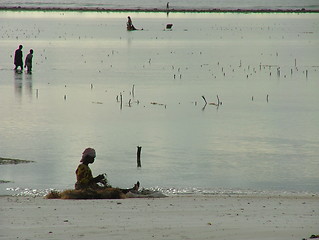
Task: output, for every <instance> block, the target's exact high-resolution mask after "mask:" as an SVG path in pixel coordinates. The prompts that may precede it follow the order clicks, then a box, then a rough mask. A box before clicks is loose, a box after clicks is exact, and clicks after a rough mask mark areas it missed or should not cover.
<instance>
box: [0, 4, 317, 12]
mask: <svg viewBox="0 0 319 240" xmlns="http://www.w3.org/2000/svg"><path fill="white" fill-rule="evenodd" d="M0 11H44V12H46V11H48V12H49V11H51V12H59V11H63V12H150V13H319V9H313V10H312V9H305V8H301V9H244V8H243V9H222V8H212V9H182V8H181V9H177V8H176V9H175V8H172V9H169V10H168V9H165V8H99V7H78V8H69V7H21V6H17V7H4V6H0Z"/></svg>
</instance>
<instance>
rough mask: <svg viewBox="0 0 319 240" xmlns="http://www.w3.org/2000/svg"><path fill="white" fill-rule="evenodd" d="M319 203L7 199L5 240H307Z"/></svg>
mask: <svg viewBox="0 0 319 240" xmlns="http://www.w3.org/2000/svg"><path fill="white" fill-rule="evenodd" d="M318 200H319V199H318V196H299V197H298V196H295V197H289V196H272V197H271V196H231V197H230V196H181V197H167V198H156V199H121V200H47V199H43V198H39V197H36V198H27V197H1V198H0V204H1V224H0V232H1V233H0V239H6V240H10V239H33V240H34V239H92V240H95V239H132V240H134V239H139V240H140V239H174V240H177V239H196V240H201V239H227V240H231V239H236V240H244V239H245V240H250V239H251V240H253V239H254V240H255V239H259V240H269V239H276V240H293V239H296V240H301V239H303V238H305V239H309V238H310V236H311V235H316V234H318V233H319V232H318V226H319V212H318V209H319V201H318Z"/></svg>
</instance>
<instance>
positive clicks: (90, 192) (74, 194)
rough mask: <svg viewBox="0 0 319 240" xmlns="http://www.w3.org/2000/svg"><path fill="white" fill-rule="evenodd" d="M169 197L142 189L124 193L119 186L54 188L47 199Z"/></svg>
mask: <svg viewBox="0 0 319 240" xmlns="http://www.w3.org/2000/svg"><path fill="white" fill-rule="evenodd" d="M163 197H167V196H166V195H164V194H163V193H161V192H159V191H153V190H147V189H142V190H140V191H130V192H128V193H126V194H124V193H123V192H122V191H121V190H120V189H119V188H101V189H97V190H95V189H83V190H75V189H68V190H64V191H62V192H59V191H56V190H52V191H51V192H49V193H48V194H47V195H46V196H45V198H46V199H125V198H163Z"/></svg>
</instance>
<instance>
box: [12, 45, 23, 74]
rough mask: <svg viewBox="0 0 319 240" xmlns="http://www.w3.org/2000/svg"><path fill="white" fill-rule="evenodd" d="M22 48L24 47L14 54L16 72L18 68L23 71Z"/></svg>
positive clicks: (20, 47)
mask: <svg viewBox="0 0 319 240" xmlns="http://www.w3.org/2000/svg"><path fill="white" fill-rule="evenodd" d="M22 48H23V46H22V45H20V46H19V48H18V49H17V50H16V51H15V53H14V65H15V68H14V70H17V69H18V67H20V68H21V70H22V69H23V60H22V55H23V54H22Z"/></svg>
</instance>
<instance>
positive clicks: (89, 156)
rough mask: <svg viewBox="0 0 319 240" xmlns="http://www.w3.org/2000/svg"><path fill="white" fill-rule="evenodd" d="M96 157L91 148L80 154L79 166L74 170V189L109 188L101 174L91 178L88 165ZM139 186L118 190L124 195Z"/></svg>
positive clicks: (138, 184)
mask: <svg viewBox="0 0 319 240" xmlns="http://www.w3.org/2000/svg"><path fill="white" fill-rule="evenodd" d="M95 157H96V153H95V150H94V149H93V148H86V149H85V150H84V152H83V153H82V158H81V161H80V162H81V164H80V165H79V166H78V168H77V169H76V171H75V173H76V179H77V182H76V183H75V189H76V190H81V189H88V188H90V189H101V188H111V186H110V185H107V180H106V179H105V176H104V175H103V174H100V175H98V176H97V177H93V175H92V171H91V169H90V167H89V164H91V163H94V160H95ZM98 183H101V184H102V185H104V186H100V185H99V184H98ZM139 186H140V183H139V182H137V183H136V184H135V185H134V187H133V188H129V189H120V190H121V191H122V192H123V193H124V194H126V193H128V192H129V191H137V190H138V188H139Z"/></svg>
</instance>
